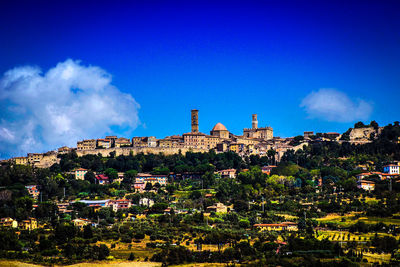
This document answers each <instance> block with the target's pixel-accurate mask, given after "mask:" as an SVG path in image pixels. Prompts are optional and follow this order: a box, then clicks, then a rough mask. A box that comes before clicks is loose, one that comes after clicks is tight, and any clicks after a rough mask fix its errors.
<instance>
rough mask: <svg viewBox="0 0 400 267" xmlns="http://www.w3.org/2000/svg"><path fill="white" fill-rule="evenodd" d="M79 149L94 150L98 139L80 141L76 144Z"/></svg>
mask: <svg viewBox="0 0 400 267" xmlns="http://www.w3.org/2000/svg"><path fill="white" fill-rule="evenodd" d="M76 147H77V149H78V150H93V149H96V140H95V139H88V140H82V141H79V142H78V143H77V144H76Z"/></svg>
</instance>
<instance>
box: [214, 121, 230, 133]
mask: <svg viewBox="0 0 400 267" xmlns="http://www.w3.org/2000/svg"><path fill="white" fill-rule="evenodd" d="M211 131H213V132H214V131H228V129H226V127H225V126H224V125H223V124H222V123H220V122H218V123H217V124H215V126H214V128H212V130H211Z"/></svg>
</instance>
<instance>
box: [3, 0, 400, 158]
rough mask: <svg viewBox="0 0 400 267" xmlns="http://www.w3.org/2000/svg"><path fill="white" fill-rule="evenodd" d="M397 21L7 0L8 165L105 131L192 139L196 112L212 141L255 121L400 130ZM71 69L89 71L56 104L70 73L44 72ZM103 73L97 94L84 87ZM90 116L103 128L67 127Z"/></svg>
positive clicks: (351, 12)
mask: <svg viewBox="0 0 400 267" xmlns="http://www.w3.org/2000/svg"><path fill="white" fill-rule="evenodd" d="M54 2H56V3H54ZM214 2H217V3H214ZM399 12H400V2H398V1H226V2H225V1H107V2H106V1H49V2H46V1H35V3H33V1H7V0H6V1H1V2H0V73H1V75H3V74H5V73H7V72H8V74H7V75H4V76H3V78H1V79H2V83H1V82H0V92H1V94H2V95H3V96H1V95H0V105H1V110H2V114H1V116H0V146H1V148H0V158H2V157H6V156H10V155H12V156H14V155H17V154H21V153H25V152H27V150H45V149H52V148H55V147H57V146H58V145H62V144H61V143H62V142H63V140H65V142H66V144H68V145H71V142H73V139H74V138H88V137H101V136H103V135H104V134H107V133H109V134H121V135H125V136H126V137H132V136H149V135H155V136H157V137H158V138H162V137H164V136H167V135H172V134H180V133H183V132H188V131H189V130H190V109H192V108H197V109H199V110H200V111H199V119H200V130H201V131H202V132H206V133H207V132H209V131H210V130H211V128H212V127H213V125H215V124H216V123H217V122H221V123H223V124H224V125H225V126H226V127H227V128H228V130H230V131H231V132H233V133H235V134H240V133H241V132H242V128H244V127H250V126H251V114H252V113H257V114H258V117H259V125H260V126H264V125H269V126H272V127H273V128H274V134H275V135H276V136H293V135H298V134H301V133H302V132H303V131H308V130H314V131H316V132H327V131H338V132H343V131H345V130H347V128H349V127H351V126H352V125H353V124H354V122H356V121H359V120H363V121H364V122H369V121H371V120H376V121H378V123H379V124H387V123H390V122H393V121H396V120H399V116H398V115H399V109H400V108H399V105H398V101H399V97H400V90H399V89H400V88H399V87H400V74H399V72H400V49H399V47H400V31H399V29H400V18H399V16H398V14H399ZM68 59H70V60H69V61H68ZM28 66H30V67H28ZM91 66H96V67H97V68H96V69H90V68H91ZM26 68H31V69H34V70H31V69H29V71H30V72H29V73H30V74H29V75H28V76H24V75H21V73H25V72H26ZM39 69H40V70H41V71H42V72H41V73H38V72H39ZM69 69H73V70H80V71H77V72H75V73H78V74H76V75H78V76H73V77H74V80H73V82H71V83H69V84H70V87H69V89H68V88H66V89H65V90H67V91H68V90H70V91H68V97H66V95H65V94H64V95H63V96H58V95H57V92H58V88H60V87H63V85H62V83H61V82H60V81H61V80H60V79H61V78H60V77H61V76H59V77H58V78H57V79H58V80H57V79H56V81H55V79H50V78H49V77H50V76H51V75H46V73H48V72H49V70H53V71H52V72H51V73H59V74H60V73H61V74H62V73H64V72H62V71H61V70H63V71H66V70H69ZM10 70H14V72H13V73H12V75H11V74H10V72H9V71H10ZM83 73H86V74H85V75H83ZM61 74H60V75H61ZM64 74H65V73H64ZM55 75H56V74H55ZM48 76H49V77H48ZM105 76H106V78H107V79H106V80H107V81H106V82H105V83H104V84H102V85H101V89H99V90H94V89H93V88H89V87H90V86H89V87H88V86H86V83H85V82H86V81H83V80H84V79H86V78H87V79H89V78H90V79H91V80H90V81H89V82H88V83H91V82H93V83H96V79H101V78H102V77H103V78H104V77H105ZM10 77H13V78H10ZM26 77H28V78H26ZM10 79H11V80H12V82H9V81H10ZM38 79H39V80H40V83H37V84H39V85H36V83H33V82H32V81H36V80H38ZM32 84H35V86H32ZM31 86H32V88H31ZM40 86H42V87H43V88H47V89H48V90H47V89H46V90H44V89H43V88H41V87H40ZM80 86H83V87H84V88H83V89H82V88H79V87H80ZM85 86H86V87H85ZM87 87H88V88H87ZM26 88H30V90H29V94H27V92H26V90H28V89H26ZM324 88H325V89H324ZM42 89H43V90H42ZM321 89H322V90H321ZM24 90H25V91H24ZM5 92H16V95H18V96H19V97H18V98H17V97H11V96H10V95H11V94H8V93H5ZM80 92H84V93H82V95H80ZM126 94H129V95H130V96H127V95H126ZM47 96H48V97H47ZM101 96H105V97H106V96H107V97H109V98H107V100H105V103H110V106H108V105H107V104H104V103H102V104H101V105H96V102H95V100H94V99H99V98H101ZM111 97H113V98H114V99H122V100H121V103H120V104H119V102H118V101H113V100H110V99H112V98H111ZM21 98H24V99H26V101H27V102H24V101H22V100H21ZM131 98H132V99H131ZM54 99H64V100H65V101H64V102H62V103H61V102H60V103H58V102H57V101H55V100H54ZM88 99H91V100H90V101H91V102H90V103H89V102H88V101H89V100H88ZM44 100H46V101H48V102H44ZM53 100H54V101H55V102H57V105H53V106H54V107H53V108H54V109H55V110H56V111H54V112H52V113H51V114H50V113H48V112H49V110H53V109H51V108H49V107H48V104H47V103H49V101H50V102H51V101H53ZM103 100H104V99H103ZM33 102H34V103H37V104H38V105H37V106H39V107H36V106H35V105H30V106H29V108H28V107H27V105H28V104H27V103H33ZM73 103H75V104H76V103H78V104H80V105H85V106H88V107H92V105H95V108H86V109H84V111H83V110H74V109H69V106H71V105H72V104H73ZM25 105H26V106H25ZM100 106H101V107H102V109H101V108H100ZM97 108H98V110H97ZM36 109H41V110H39V111H38V110H36ZM64 109H65V110H66V111H65V114H67V116H64V117H62V116H61V115H60V114H61V113H63V111H64ZM67 109H68V110H67ZM95 109H96V110H95ZM15 110H17V112H16V111H15ZM21 110H23V111H21ZM78 111H79V112H81V113H79V112H78ZM46 112H47V113H46ZM82 112H84V113H82ZM102 112H105V114H106V115H107V116H109V117H107V116H106V115H104V116H99V114H103V113H102ZM54 114H57V116H56V115H54ZM82 114H84V116H85V118H86V119H87V120H91V118H92V117H93V116H94V117H95V119H94V120H93V122H95V123H94V124H93V125H90V124H89V125H87V127H82V129H77V127H80V126H82V125H83V124H86V123H85V122H79V123H74V122H68V120H69V119H70V120H71V118H75V117H74V116H78V115H79V116H82ZM53 115H54V116H53ZM96 115H97V117H96ZM48 116H52V117H51V118H50V117H49V118H50V119H49V120H48V121H52V124H51V125H46V123H48V121H47V122H46V118H47V117H48ZM111 116H114V117H113V118H111ZM117 117H120V118H122V119H118V118H117ZM57 118H59V119H60V120H59V121H54V120H57ZM64 121H67V122H68V123H67V124H68V125H69V127H67V128H65V129H64V130H65V131H64V132H63V131H61V132H60V131H58V132H57V131H56V130H52V127H56V125H59V124H60V123H62V122H64ZM21 125H23V126H25V125H31V127H22V126H21ZM50 126H52V127H50ZM24 131H31V132H33V133H34V134H28V133H26V132H24ZM72 133H73V134H72ZM93 135H96V136H93ZM63 138H66V139H63ZM28 139H29V140H30V141H29V142H26V143H25V144H24V146H23V147H21V146H18V145H16V144H18V143H20V142H21V140H28ZM38 140H40V141H38ZM48 140H52V141H51V142H50V141H48Z"/></svg>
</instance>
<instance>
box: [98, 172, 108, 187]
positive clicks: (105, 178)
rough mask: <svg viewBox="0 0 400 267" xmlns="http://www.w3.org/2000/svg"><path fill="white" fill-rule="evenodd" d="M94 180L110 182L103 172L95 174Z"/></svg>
mask: <svg viewBox="0 0 400 267" xmlns="http://www.w3.org/2000/svg"><path fill="white" fill-rule="evenodd" d="M96 180H97V182H98V184H101V185H105V184H109V183H110V179H109V178H108V177H107V176H105V175H104V174H98V175H96Z"/></svg>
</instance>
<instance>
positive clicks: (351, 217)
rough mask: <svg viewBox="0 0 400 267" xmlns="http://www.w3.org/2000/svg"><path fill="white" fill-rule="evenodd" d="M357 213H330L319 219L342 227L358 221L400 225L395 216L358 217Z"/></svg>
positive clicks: (399, 220)
mask: <svg viewBox="0 0 400 267" xmlns="http://www.w3.org/2000/svg"><path fill="white" fill-rule="evenodd" d="M356 215H357V213H355V212H352V213H349V214H345V215H343V216H341V215H339V214H329V215H327V216H326V217H323V218H319V219H317V221H319V222H321V223H328V222H330V223H335V224H337V225H339V226H342V227H348V226H350V225H352V224H355V223H357V222H358V221H360V222H364V223H366V224H377V223H380V222H381V223H384V224H386V225H390V224H393V225H400V219H394V218H381V217H359V218H357V217H356Z"/></svg>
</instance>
